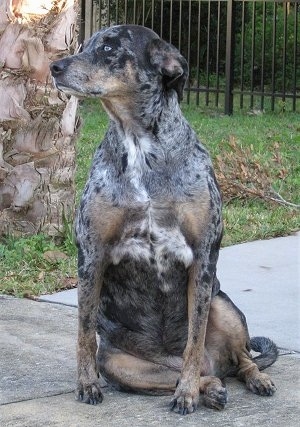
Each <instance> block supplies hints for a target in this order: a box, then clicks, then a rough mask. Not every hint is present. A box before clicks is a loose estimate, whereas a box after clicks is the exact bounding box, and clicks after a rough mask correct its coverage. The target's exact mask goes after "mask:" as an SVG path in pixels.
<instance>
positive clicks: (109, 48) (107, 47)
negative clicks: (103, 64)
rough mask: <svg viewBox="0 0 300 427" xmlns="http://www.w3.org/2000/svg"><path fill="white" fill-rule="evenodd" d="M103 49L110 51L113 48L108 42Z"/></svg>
mask: <svg viewBox="0 0 300 427" xmlns="http://www.w3.org/2000/svg"><path fill="white" fill-rule="evenodd" d="M102 50H104V52H109V51H110V50H112V48H111V47H110V46H108V45H107V44H105V45H104V46H103V47H102Z"/></svg>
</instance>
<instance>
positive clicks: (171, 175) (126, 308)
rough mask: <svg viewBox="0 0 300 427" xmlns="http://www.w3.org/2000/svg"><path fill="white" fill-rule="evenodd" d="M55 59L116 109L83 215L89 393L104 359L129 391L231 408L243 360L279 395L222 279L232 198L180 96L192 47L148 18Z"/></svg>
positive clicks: (251, 374)
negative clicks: (225, 202)
mask: <svg viewBox="0 0 300 427" xmlns="http://www.w3.org/2000/svg"><path fill="white" fill-rule="evenodd" d="M51 71H52V75H53V77H54V80H55V83H56V85H57V87H58V88H59V89H60V90H62V91H64V92H66V93H68V94H71V95H75V96H78V97H98V98H100V99H101V102H102V104H103V106H104V108H105V110H106V111H107V113H108V115H109V116H110V119H111V120H110V124H109V128H108V130H107V133H106V136H105V138H104V140H103V142H102V143H101V145H100V146H99V148H98V149H97V151H96V153H95V157H94V161H93V164H92V168H91V171H90V175H89V179H88V182H87V184H86V187H85V190H84V193H83V195H82V199H81V203H80V207H79V210H78V215H77V221H76V237H77V244H78V276H79V286H78V304H79V332H78V390H77V396H78V398H79V399H81V400H84V401H86V402H87V403H97V402H99V401H101V400H102V393H101V390H100V383H99V379H98V370H100V372H101V373H102V374H103V375H104V376H105V377H106V378H107V379H108V380H110V381H111V382H113V383H114V384H116V385H118V386H119V387H120V388H123V389H126V390H136V391H141V392H145V393H154V394H160V393H175V394H174V397H173V400H172V408H173V409H174V410H175V411H176V412H179V413H181V414H186V413H190V412H193V411H194V409H195V408H196V406H197V404H198V400H199V391H200V392H203V393H204V402H205V403H206V404H207V405H208V406H210V407H214V408H217V409H221V408H223V407H224V406H225V403H226V401H227V392H226V389H225V387H224V386H223V384H222V382H221V379H222V378H224V377H225V376H226V375H227V374H228V373H232V372H234V373H235V374H237V375H238V376H240V378H242V379H244V380H245V382H246V384H247V385H248V387H249V388H250V389H252V390H253V391H254V392H257V393H259V394H267V395H269V394H272V393H273V392H274V390H275V387H274V385H273V384H272V382H271V380H270V379H269V378H268V376H267V375H266V374H260V372H259V370H258V367H257V365H256V363H255V359H252V358H251V355H250V353H249V351H250V340H249V336H248V331H247V325H246V321H245V318H244V316H243V314H242V313H241V312H240V311H239V310H238V309H237V308H236V307H235V306H234V305H233V303H232V302H231V301H230V300H229V298H228V297H227V296H226V295H225V294H224V293H222V292H221V291H220V290H219V288H220V286H219V282H218V280H217V277H216V263H217V259H218V252H219V248H220V242H221V238H222V229H223V225H222V217H221V197H220V192H219V188H218V185H217V182H216V179H215V176H214V172H213V168H212V163H211V160H210V157H209V155H208V153H207V151H206V149H205V148H204V147H203V145H202V144H201V143H200V142H199V140H198V138H197V136H196V134H195V132H194V131H193V130H192V129H191V127H190V126H189V124H188V123H187V121H186V120H185V118H184V117H183V115H182V113H181V110H180V107H179V100H180V98H181V97H182V91H183V87H184V83H185V80H186V78H187V73H188V67H187V63H186V61H185V59H184V58H183V57H182V56H181V55H180V53H179V52H178V50H177V49H175V48H174V47H173V46H171V45H170V44H168V43H166V42H164V41H163V40H161V39H160V38H159V37H158V36H157V35H156V34H155V33H154V32H153V31H151V30H149V29H146V28H144V27H139V26H116V27H112V28H109V29H104V30H101V31H100V32H98V33H96V34H95V35H94V36H93V37H92V38H91V39H90V40H89V41H88V42H87V43H86V45H85V46H84V48H83V51H82V52H81V53H79V54H77V55H74V56H71V57H68V58H65V59H62V60H60V61H56V62H55V63H53V64H52V65H51ZM96 330H97V331H98V333H99V335H100V341H101V342H100V346H99V348H98V357H97V360H96V350H97V345H96V336H95V331H96ZM259 342H260V341H259V339H258V340H256V347H257V348H259ZM264 348H265V347H264ZM272 348H273V353H272V351H269V350H268V352H267V353H268V355H269V362H270V363H273V362H274V360H275V359H276V355H275V353H276V350H275V347H274V346H273V347H272ZM271 353H272V354H271ZM270 354H271V356H270ZM264 357H265V356H263V357H262V356H261V358H262V359H263V360H265V359H264ZM270 363H269V364H270ZM265 365H266V364H265ZM264 367H265V366H264V363H263V362H260V368H264ZM177 379H178V381H177ZM176 382H177V386H176Z"/></svg>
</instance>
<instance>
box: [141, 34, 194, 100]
mask: <svg viewBox="0 0 300 427" xmlns="http://www.w3.org/2000/svg"><path fill="white" fill-rule="evenodd" d="M149 55H150V63H151V65H152V66H153V67H154V68H155V69H156V70H157V71H158V72H159V73H160V74H161V75H162V76H163V81H164V83H165V85H166V88H167V89H175V90H176V92H177V95H178V99H179V100H180V101H181V100H182V97H183V88H184V85H185V82H186V79H187V76H188V64H187V61H186V60H185V58H184V57H183V56H182V55H181V54H180V52H179V50H178V49H176V47H174V46H172V45H171V44H169V43H167V42H165V41H163V40H162V39H154V40H152V41H151V42H150V43H149Z"/></svg>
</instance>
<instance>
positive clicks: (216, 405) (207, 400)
mask: <svg viewBox="0 0 300 427" xmlns="http://www.w3.org/2000/svg"><path fill="white" fill-rule="evenodd" d="M203 401H204V405H205V406H207V407H208V408H212V409H219V410H221V409H224V408H225V405H226V403H227V402H228V398H227V390H226V388H225V387H221V386H217V387H212V388H211V389H208V390H207V391H206V392H205V393H204V395H203Z"/></svg>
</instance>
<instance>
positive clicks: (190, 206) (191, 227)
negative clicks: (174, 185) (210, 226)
mask: <svg viewBox="0 0 300 427" xmlns="http://www.w3.org/2000/svg"><path fill="white" fill-rule="evenodd" d="M175 209H176V213H177V215H178V220H179V223H180V227H181V228H182V232H183V234H184V236H185V238H186V241H187V243H188V244H189V245H191V244H195V245H198V244H199V242H200V241H201V237H202V230H203V229H205V228H206V226H207V223H208V219H209V195H208V194H207V195H205V197H204V198H201V199H200V200H199V199H197V200H193V201H192V202H190V203H180V204H177V205H176V206H175Z"/></svg>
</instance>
